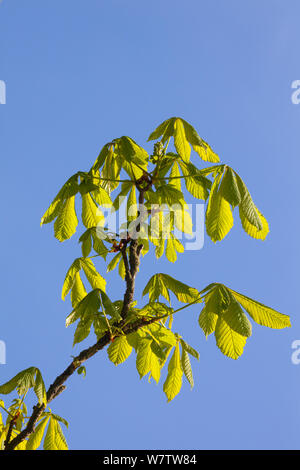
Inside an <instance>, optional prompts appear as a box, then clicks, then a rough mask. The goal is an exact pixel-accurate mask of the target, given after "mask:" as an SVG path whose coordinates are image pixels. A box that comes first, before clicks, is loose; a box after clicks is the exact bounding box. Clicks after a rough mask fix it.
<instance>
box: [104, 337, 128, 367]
mask: <svg viewBox="0 0 300 470" xmlns="http://www.w3.org/2000/svg"><path fill="white" fill-rule="evenodd" d="M131 351H132V346H130V344H129V343H128V341H127V338H126V336H125V335H121V336H118V337H117V338H115V339H114V341H113V342H112V343H110V345H109V347H108V349H107V353H108V357H109V359H110V360H111V362H113V363H114V364H115V365H116V366H117V365H118V364H121V363H122V362H125V361H126V359H127V358H128V357H129V356H130V354H131Z"/></svg>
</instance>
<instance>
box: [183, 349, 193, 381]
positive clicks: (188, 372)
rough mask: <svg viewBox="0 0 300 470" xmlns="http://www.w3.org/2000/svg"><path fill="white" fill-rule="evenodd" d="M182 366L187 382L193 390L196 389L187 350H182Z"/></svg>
mask: <svg viewBox="0 0 300 470" xmlns="http://www.w3.org/2000/svg"><path fill="white" fill-rule="evenodd" d="M181 366H182V370H183V372H184V375H185V376H186V378H187V380H188V381H189V383H190V386H191V389H192V388H193V387H194V378H193V372H192V366H191V362H190V358H189V355H188V352H187V350H186V349H185V348H182V352H181Z"/></svg>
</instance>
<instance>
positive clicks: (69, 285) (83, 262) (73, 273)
mask: <svg viewBox="0 0 300 470" xmlns="http://www.w3.org/2000/svg"><path fill="white" fill-rule="evenodd" d="M81 269H83V271H84V273H85V276H86V278H87V280H88V281H89V283H90V285H91V286H92V288H93V289H101V290H103V291H105V287H106V281H105V279H104V278H103V277H102V276H101V275H100V274H99V273H98V271H97V270H96V268H95V266H94V264H93V262H92V260H91V259H90V258H76V259H75V260H74V262H73V263H72V264H71V266H70V268H69V269H68V271H67V274H66V277H65V280H64V283H63V287H62V293H61V298H62V300H65V298H66V296H67V295H68V293H69V292H70V291H71V301H72V306H73V307H75V306H76V305H77V304H78V303H79V302H80V301H81V300H82V299H83V297H84V296H85V295H86V290H85V287H84V284H83V282H82V280H81V277H80V270H81Z"/></svg>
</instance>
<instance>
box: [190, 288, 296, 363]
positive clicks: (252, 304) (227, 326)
mask: <svg viewBox="0 0 300 470" xmlns="http://www.w3.org/2000/svg"><path fill="white" fill-rule="evenodd" d="M204 292H206V293H205V295H204V300H205V306H204V308H203V309H202V312H201V314H200V316H199V324H200V327H201V328H202V329H203V331H204V333H205V335H206V336H207V335H209V334H210V333H213V332H215V338H216V343H217V346H218V347H219V348H220V350H221V351H222V352H223V354H225V355H226V356H228V357H231V358H232V359H237V358H238V357H239V356H240V355H241V354H242V353H243V349H244V346H245V344H246V340H247V338H248V337H249V336H251V334H252V326H251V324H250V322H249V320H248V318H247V316H246V315H245V313H244V310H245V311H246V312H247V313H248V314H249V315H250V316H251V317H252V318H253V320H254V321H255V322H256V323H258V324H260V325H264V326H268V327H270V328H286V327H289V326H290V319H289V317H288V316H287V315H283V314H281V313H279V312H277V311H276V310H273V309H271V308H269V307H266V306H265V305H264V304H261V303H260V302H256V301H254V300H252V299H250V298H249V297H246V296H244V295H242V294H239V293H238V292H235V291H233V290H232V289H229V288H228V287H225V286H224V285H223V284H211V285H210V286H208V287H207V288H206V289H204V290H203V291H202V294H203V293H204ZM243 309H244V310H243Z"/></svg>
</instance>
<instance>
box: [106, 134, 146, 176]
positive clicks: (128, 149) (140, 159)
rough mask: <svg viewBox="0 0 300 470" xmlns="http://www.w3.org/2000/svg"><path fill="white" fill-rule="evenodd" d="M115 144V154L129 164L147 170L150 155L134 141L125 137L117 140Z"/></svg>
mask: <svg viewBox="0 0 300 470" xmlns="http://www.w3.org/2000/svg"><path fill="white" fill-rule="evenodd" d="M114 144H115V152H116V154H117V155H118V156H119V157H121V158H122V159H124V160H125V161H127V163H136V164H137V165H139V166H142V167H143V168H145V169H146V167H147V161H148V158H149V155H148V153H147V152H146V150H144V149H143V148H142V147H140V146H139V145H138V144H137V143H136V142H135V141H134V140H133V139H131V138H130V137H127V136H123V137H120V138H118V139H115V140H114Z"/></svg>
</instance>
